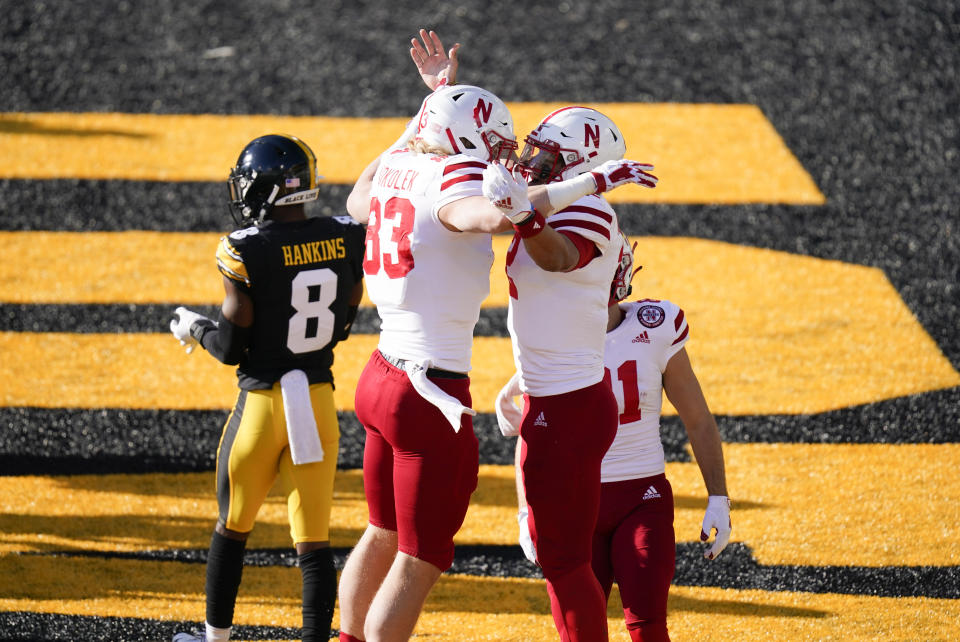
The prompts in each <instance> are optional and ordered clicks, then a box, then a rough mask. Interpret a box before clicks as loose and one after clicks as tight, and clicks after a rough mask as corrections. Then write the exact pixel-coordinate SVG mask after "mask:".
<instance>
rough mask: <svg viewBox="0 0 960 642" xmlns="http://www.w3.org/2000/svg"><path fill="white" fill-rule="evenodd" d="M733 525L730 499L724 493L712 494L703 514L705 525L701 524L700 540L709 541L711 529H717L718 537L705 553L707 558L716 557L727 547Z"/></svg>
mask: <svg viewBox="0 0 960 642" xmlns="http://www.w3.org/2000/svg"><path fill="white" fill-rule="evenodd" d="M731 527H732V524H731V522H730V500H729V499H728V498H727V497H724V496H723V495H710V497H708V498H707V512H706V514H704V516H703V525H702V526H700V541H701V542H705V541H707V540H708V539H709V538H710V531H712V530H714V529H715V530H716V531H717V537H716V539H714V540H713V545H712V546H711V547H710V548H708V549H707V550H706V552H705V553H704V554H703V556H704V557H705V558H707V559H708V560H712V559H716V558H717V556H718V555H719V554H720V553H721V551H723V549H725V548H726V547H727V542H729V541H730V530H731Z"/></svg>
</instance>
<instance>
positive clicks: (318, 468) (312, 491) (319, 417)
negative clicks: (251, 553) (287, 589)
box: [277, 383, 340, 642]
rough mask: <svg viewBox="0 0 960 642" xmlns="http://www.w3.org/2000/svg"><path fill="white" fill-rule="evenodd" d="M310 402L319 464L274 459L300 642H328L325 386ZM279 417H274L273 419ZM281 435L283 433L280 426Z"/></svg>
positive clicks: (330, 588)
mask: <svg viewBox="0 0 960 642" xmlns="http://www.w3.org/2000/svg"><path fill="white" fill-rule="evenodd" d="M310 401H311V405H312V406H313V415H314V419H315V421H316V424H317V430H318V432H319V437H320V442H321V444H322V445H323V453H324V458H323V461H320V462H313V463H309V464H301V465H298V466H294V465H293V460H292V459H291V458H290V452H289V449H286V450H284V451H283V454H282V455H281V458H280V479H281V481H282V483H283V488H284V491H285V492H286V497H287V512H288V516H289V520H290V536H291V538H292V539H293V542H294V545H295V546H296V549H297V561H298V563H299V566H300V574H301V577H302V580H303V593H302V597H303V612H302V614H303V627H302V628H303V642H318V641H321V640H322V641H324V642H326V640H329V639H330V624H331V622H332V620H333V610H334V606H335V604H336V599H337V571H336V568H335V567H334V564H333V554H332V553H331V551H330V511H331V508H332V504H333V483H334V478H335V476H336V473H337V454H338V447H339V440H340V428H339V425H338V423H337V411H336V407H335V405H334V401H333V387H332V386H331V385H330V384H329V383H323V384H314V385H312V386H310ZM280 416H282V413H278V419H279V417H280ZM277 424H278V426H279V425H281V424H282V430H283V431H286V422H285V421H280V420H278V421H277Z"/></svg>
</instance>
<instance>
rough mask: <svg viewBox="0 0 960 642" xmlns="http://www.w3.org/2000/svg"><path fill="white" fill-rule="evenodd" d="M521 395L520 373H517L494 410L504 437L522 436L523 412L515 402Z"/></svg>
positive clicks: (498, 399) (498, 397) (502, 390)
mask: <svg viewBox="0 0 960 642" xmlns="http://www.w3.org/2000/svg"><path fill="white" fill-rule="evenodd" d="M519 394H520V373H519V372H515V373H513V376H512V377H511V378H510V381H508V382H507V385H505V386H504V387H503V388H501V389H500V393H499V394H498V395H497V401H496V403H495V404H494V408H495V409H496V411H497V424H498V425H499V426H500V432H502V433H503V436H504V437H516V436H517V435H519V434H520V420H521V419H523V410H522V409H521V408H520V406H518V405H517V404H516V402H515V401H514V400H513V398H514V397H516V396H517V395H519Z"/></svg>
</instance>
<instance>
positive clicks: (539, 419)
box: [533, 411, 547, 427]
mask: <svg viewBox="0 0 960 642" xmlns="http://www.w3.org/2000/svg"><path fill="white" fill-rule="evenodd" d="M533 425H534V426H543V427H546V426H547V419H546V417H544V416H543V411H540V414H539V415H537V418H536V419H534V420H533Z"/></svg>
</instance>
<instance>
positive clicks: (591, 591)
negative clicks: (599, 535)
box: [520, 382, 617, 642]
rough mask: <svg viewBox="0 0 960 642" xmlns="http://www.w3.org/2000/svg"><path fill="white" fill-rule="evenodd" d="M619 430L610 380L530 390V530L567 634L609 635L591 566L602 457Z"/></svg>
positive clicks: (576, 638)
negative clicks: (537, 393) (555, 391)
mask: <svg viewBox="0 0 960 642" xmlns="http://www.w3.org/2000/svg"><path fill="white" fill-rule="evenodd" d="M616 431H617V403H616V400H615V398H614V396H613V393H612V392H611V390H610V387H609V386H607V385H605V384H604V383H602V382H600V383H597V384H595V385H593V386H589V387H587V388H583V389H580V390H575V391H573V392H569V393H564V394H561V395H552V396H548V397H530V396H525V403H524V416H523V419H522V421H521V424H520V435H521V437H522V439H523V443H522V444H521V453H520V457H521V470H522V472H523V486H524V492H525V494H526V498H527V505H528V507H529V527H530V536H531V538H532V539H533V543H534V546H535V547H536V549H537V563H538V564H539V565H540V567H541V568H542V569H543V575H544V577H545V578H546V580H547V591H548V593H549V595H550V609H551V611H552V612H553V620H554V624H555V625H556V627H557V631H558V632H559V633H560V639H561V640H562V641H563V642H603V641H604V640H606V639H607V609H606V599H605V598H604V595H603V591H602V590H601V588H600V584H599V582H597V579H596V577H595V576H594V574H593V571H592V570H591V568H590V560H591V556H592V555H591V554H592V541H593V531H594V526H595V525H596V521H597V510H598V507H599V502H600V462H601V461H602V460H603V455H604V453H606V451H607V448H609V447H610V444H611V443H612V442H613V437H614V435H615V434H616Z"/></svg>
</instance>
